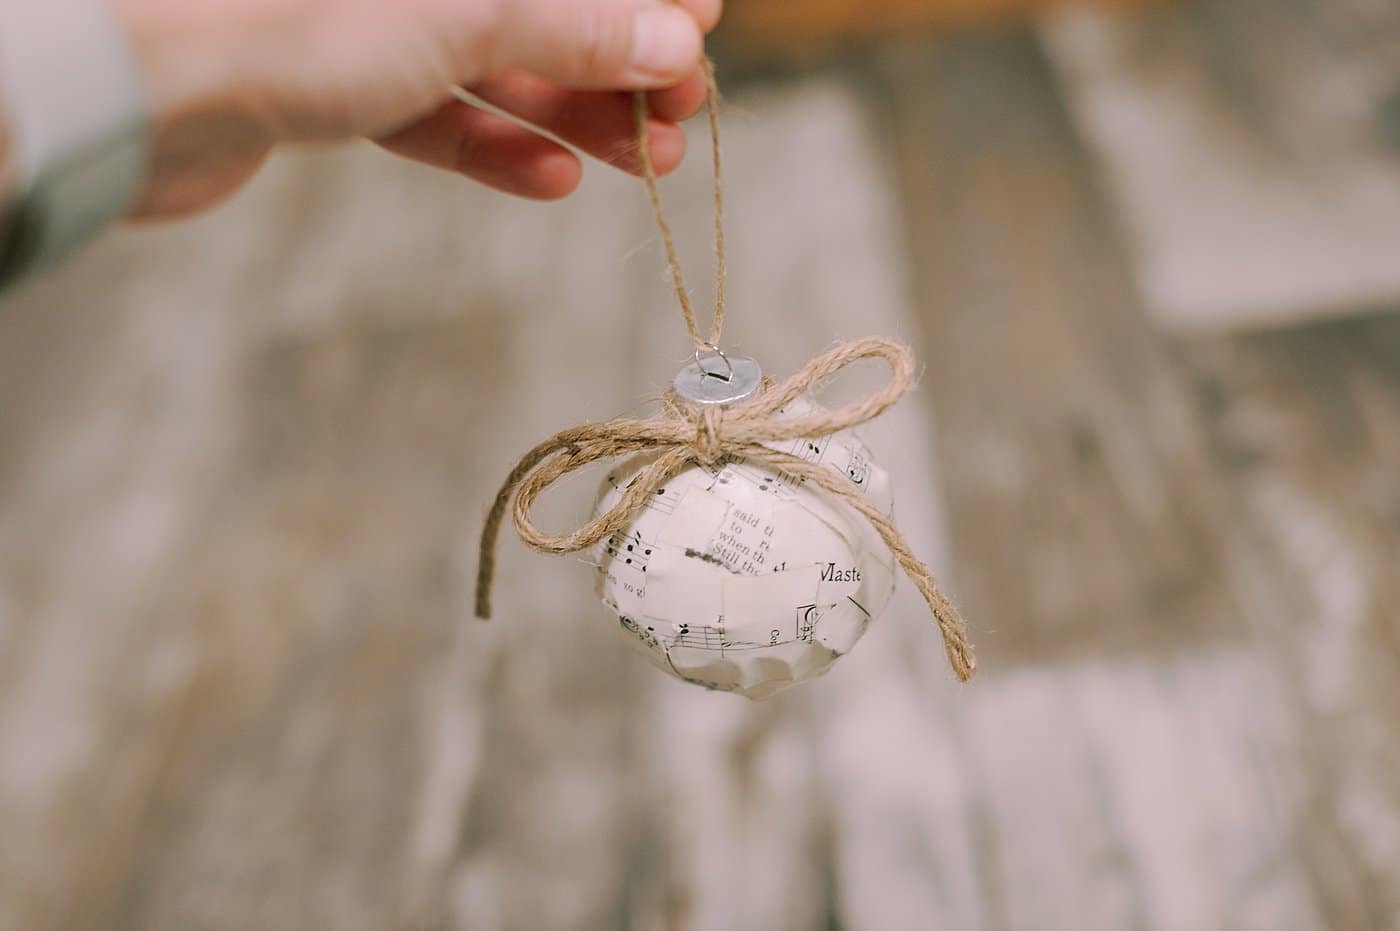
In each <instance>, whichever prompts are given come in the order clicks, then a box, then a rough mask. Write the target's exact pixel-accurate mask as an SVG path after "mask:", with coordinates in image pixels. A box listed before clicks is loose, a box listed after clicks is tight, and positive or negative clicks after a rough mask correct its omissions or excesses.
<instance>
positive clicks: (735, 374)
mask: <svg viewBox="0 0 1400 931" xmlns="http://www.w3.org/2000/svg"><path fill="white" fill-rule="evenodd" d="M673 384H674V386H675V389H676V394H678V395H680V396H681V397H682V398H685V399H686V400H687V401H690V402H691V403H693V404H705V405H714V404H717V405H725V404H738V403H739V402H740V401H747V400H748V399H749V398H751V397H753V396H754V395H755V394H757V393H758V390H759V388H761V387H762V386H763V370H762V369H761V368H759V365H758V363H757V362H755V361H754V360H753V359H750V358H749V357H748V356H731V355H726V354H725V353H724V352H723V351H722V350H720V349H718V348H715V347H713V346H711V347H709V348H708V349H697V350H695V361H694V362H692V363H690V364H689V365H687V366H686V367H685V368H683V369H681V370H680V372H679V373H677V375H676V380H675V382H673Z"/></svg>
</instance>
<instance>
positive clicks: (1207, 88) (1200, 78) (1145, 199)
mask: <svg viewBox="0 0 1400 931" xmlns="http://www.w3.org/2000/svg"><path fill="white" fill-rule="evenodd" d="M1045 35H1046V37H1047V39H1048V47H1049V49H1050V51H1051V55H1052V58H1053V60H1054V62H1055V64H1056V73H1057V74H1058V75H1059V76H1061V77H1062V78H1063V80H1064V84H1065V87H1066V88H1067V94H1068V99H1069V102H1070V106H1071V108H1072V111H1073V112H1074V114H1075V115H1076V120H1077V123H1078V125H1079V126H1081V127H1082V129H1083V131H1084V134H1085V137H1086V139H1087V140H1088V141H1089V143H1090V145H1091V147H1092V151H1093V153H1094V155H1095V156H1096V158H1097V160H1098V163H1099V165H1100V166H1101V167H1102V170H1103V172H1104V174H1105V177H1106V178H1107V181H1108V189H1109V191H1110V192H1111V194H1112V196H1113V197H1114V201H1115V204H1116V206H1117V208H1118V209H1119V210H1120V211H1121V213H1122V215H1123V218H1124V221H1125V228H1126V231H1127V232H1128V234H1129V236H1130V246H1131V251H1132V255H1133V258H1134V268H1135V269H1136V272H1137V275H1138V278H1139V280H1140V286H1141V288H1142V293H1143V296H1144V298H1145V301H1146V307H1147V309H1148V311H1149V312H1150V313H1152V314H1153V316H1154V317H1155V318H1156V319H1157V320H1158V321H1159V322H1160V323H1161V324H1162V325H1164V326H1166V327H1169V328H1171V329H1178V330H1184V331H1196V330H1207V331H1209V330H1212V329H1219V328H1241V327H1259V326H1267V325H1276V324H1278V323H1280V322H1290V321H1299V320H1308V319H1314V318H1317V317H1325V316H1336V315H1344V314H1350V313H1357V312H1363V311H1364V312H1371V311H1377V310H1385V309H1387V308H1388V307H1391V306H1393V305H1394V304H1395V302H1396V301H1397V300H1400V262H1396V261H1395V255H1396V254H1397V252H1400V224H1397V223H1396V222H1395V217H1396V215H1397V214H1398V213H1400V134H1397V133H1396V131H1395V126H1396V125H1397V124H1396V101H1397V100H1400V10H1397V9H1396V7H1395V6H1394V5H1393V4H1384V3H1381V4H1376V3H1368V2H1365V0H1340V2H1334V0H1285V2H1273V0H1263V2H1255V0H1244V2H1234V0H1205V2H1200V3H1191V4H1172V5H1170V6H1166V5H1164V6H1160V7H1154V8H1151V9H1147V10H1141V11H1133V12H1124V11H1112V10H1089V9H1075V10H1069V9H1066V10H1063V11H1060V12H1056V13H1055V14H1053V15H1052V16H1051V17H1050V18H1049V19H1048V21H1047V23H1046V28H1045Z"/></svg>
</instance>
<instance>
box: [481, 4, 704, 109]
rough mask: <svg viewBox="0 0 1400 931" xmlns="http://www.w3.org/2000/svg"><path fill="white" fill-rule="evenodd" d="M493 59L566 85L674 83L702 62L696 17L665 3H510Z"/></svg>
mask: <svg viewBox="0 0 1400 931" xmlns="http://www.w3.org/2000/svg"><path fill="white" fill-rule="evenodd" d="M501 15H502V19H501V22H500V24H499V28H498V29H497V32H496V36H495V42H494V48H493V50H492V51H493V52H494V54H493V55H492V58H493V59H495V61H494V63H495V64H496V65H497V66H498V67H511V66H513V67H518V68H522V69H524V70H526V71H530V72H533V73H535V74H537V75H539V76H540V77H543V78H548V79H549V80H552V81H555V82H557V83H559V84H563V85H565V86H567V87H576V88H593V87H597V88H638V89H640V88H649V87H664V86H668V85H671V84H676V83H678V82H679V81H681V80H682V79H683V78H685V77H687V76H689V75H690V74H691V73H692V72H693V71H694V70H695V67H696V65H697V64H698V63H699V61H700V56H701V54H702V52H703V48H704V38H703V36H702V35H701V31H700V26H699V24H698V23H697V22H696V20H695V18H694V17H693V16H692V15H691V14H690V13H688V12H686V11H685V10H684V9H682V8H681V7H679V6H676V5H674V4H672V3H669V2H665V0H506V2H505V4H504V10H503V12H502V14H501Z"/></svg>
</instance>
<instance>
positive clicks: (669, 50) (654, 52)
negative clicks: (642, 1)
mask: <svg viewBox="0 0 1400 931" xmlns="http://www.w3.org/2000/svg"><path fill="white" fill-rule="evenodd" d="M699 59H700V31H699V28H698V27H697V26H696V25H695V21H694V20H693V19H691V18H690V14H688V13H685V12H684V11H682V10H678V9H674V8H669V7H657V8H655V9H649V10H643V11H642V12H640V13H638V14H637V18H636V19H635V20H634V21H633V23H632V61H631V63H630V65H629V70H630V71H631V72H632V77H634V78H636V79H638V80H648V79H656V78H679V77H684V76H685V74H686V73H687V72H688V71H689V70H690V69H691V68H693V67H695V63H696V62H697V61H698V60H699Z"/></svg>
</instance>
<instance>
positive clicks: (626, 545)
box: [604, 531, 652, 572]
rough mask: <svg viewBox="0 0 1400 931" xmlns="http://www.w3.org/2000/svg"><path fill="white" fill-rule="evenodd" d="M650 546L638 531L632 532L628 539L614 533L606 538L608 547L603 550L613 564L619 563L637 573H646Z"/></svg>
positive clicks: (649, 560) (649, 559)
mask: <svg viewBox="0 0 1400 931" xmlns="http://www.w3.org/2000/svg"><path fill="white" fill-rule="evenodd" d="M651 550H652V545H651V544H650V543H648V542H647V541H646V540H643V539H642V535H641V533H640V532H639V531H634V532H633V533H632V535H631V536H630V537H627V536H623V535H622V534H620V533H615V534H613V535H612V536H611V537H609V538H608V545H607V547H606V548H605V549H604V552H606V553H607V554H608V555H609V556H610V557H612V559H613V560H614V562H617V561H621V562H622V564H623V565H624V566H631V567H632V568H633V569H636V570H637V571H638V572H646V571H647V563H649V562H651Z"/></svg>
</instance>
